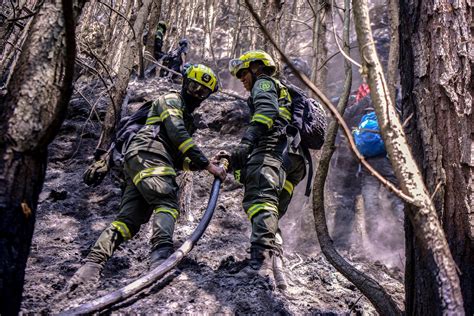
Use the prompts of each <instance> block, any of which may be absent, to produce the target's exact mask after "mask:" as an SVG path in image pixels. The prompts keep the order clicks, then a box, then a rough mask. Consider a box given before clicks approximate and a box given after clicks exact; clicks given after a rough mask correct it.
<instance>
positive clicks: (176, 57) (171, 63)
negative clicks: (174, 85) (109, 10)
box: [160, 38, 189, 81]
mask: <svg viewBox="0 0 474 316" xmlns="http://www.w3.org/2000/svg"><path fill="white" fill-rule="evenodd" d="M188 50H189V42H188V40H187V39H185V38H182V39H181V40H180V41H179V43H178V47H177V48H175V49H174V50H173V51H171V52H170V53H169V54H167V55H166V56H164V57H163V65H164V66H166V67H168V68H169V69H172V70H174V71H176V72H181V71H182V67H183V65H184V64H185V63H186V54H187V53H188ZM168 73H169V71H168V70H166V69H161V70H160V77H166V76H167V75H168ZM171 79H172V80H173V81H177V80H178V75H176V74H173V75H172V76H171Z"/></svg>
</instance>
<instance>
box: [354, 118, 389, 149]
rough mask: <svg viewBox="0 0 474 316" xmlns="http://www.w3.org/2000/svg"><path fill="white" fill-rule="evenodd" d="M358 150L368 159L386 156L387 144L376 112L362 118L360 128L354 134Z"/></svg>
mask: <svg viewBox="0 0 474 316" xmlns="http://www.w3.org/2000/svg"><path fill="white" fill-rule="evenodd" d="M352 134H353V135H354V141H355V144H356V147H357V149H358V150H359V151H360V153H361V154H362V155H363V156H364V157H366V158H369V157H375V156H379V155H385V154H386V153H387V152H386V151H385V144H384V142H383V139H382V137H381V136H380V126H379V122H378V121H377V116H376V114H375V112H369V113H367V114H365V115H364V116H362V119H361V120H360V123H359V126H358V127H357V128H356V129H355V130H354V131H353V132H352Z"/></svg>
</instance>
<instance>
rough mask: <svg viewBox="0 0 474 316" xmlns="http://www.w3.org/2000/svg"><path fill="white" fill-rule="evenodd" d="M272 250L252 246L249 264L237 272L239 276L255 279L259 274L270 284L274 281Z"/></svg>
mask: <svg viewBox="0 0 474 316" xmlns="http://www.w3.org/2000/svg"><path fill="white" fill-rule="evenodd" d="M272 254H273V253H272V251H271V250H268V249H264V248H259V247H252V248H250V260H249V263H248V265H247V266H246V267H245V268H243V269H242V270H240V271H239V273H237V274H236V276H237V277H239V278H248V279H254V278H255V277H257V276H260V277H261V278H264V279H265V280H268V281H269V283H270V286H271V287H272V288H273V287H274V282H273V262H272Z"/></svg>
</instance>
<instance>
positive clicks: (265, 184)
mask: <svg viewBox="0 0 474 316" xmlns="http://www.w3.org/2000/svg"><path fill="white" fill-rule="evenodd" d="M285 177H286V173H285V170H284V169H283V167H282V162H281V161H280V160H279V159H276V158H275V157H272V156H270V155H268V154H261V155H258V154H256V155H253V156H252V157H251V158H250V160H249V161H248V162H247V164H246V165H245V167H244V168H243V170H242V172H241V179H242V180H243V184H244V188H245V191H244V199H243V202H242V204H243V207H244V210H245V212H246V213H247V216H248V218H249V220H250V221H251V223H252V234H251V236H250V243H251V247H252V248H265V249H277V247H278V246H277V245H276V243H275V235H276V233H277V231H278V218H279V212H278V205H279V198H280V193H281V191H282V189H283V184H284V182H285Z"/></svg>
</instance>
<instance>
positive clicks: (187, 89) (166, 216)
mask: <svg viewBox="0 0 474 316" xmlns="http://www.w3.org/2000/svg"><path fill="white" fill-rule="evenodd" d="M217 89H218V85H217V77H216V75H215V74H214V72H213V71H212V70H211V69H210V68H208V67H206V66H204V65H199V64H196V65H191V66H189V67H188V68H187V69H186V70H185V72H184V80H183V85H182V89H181V92H179V93H178V92H171V93H168V94H166V95H163V96H161V97H160V98H158V99H157V100H156V101H154V102H153V104H152V106H151V108H150V111H149V113H148V118H147V120H146V125H145V126H144V127H143V128H141V129H140V130H139V131H138V133H137V134H136V135H135V136H134V137H133V139H132V140H131V142H130V144H129V145H128V146H127V148H126V149H125V158H124V171H125V175H126V178H127V179H126V181H127V185H126V188H125V191H124V194H123V197H122V201H121V205H120V212H119V214H118V216H117V217H116V218H115V220H114V221H113V222H112V223H111V224H110V225H109V227H107V228H106V229H105V230H104V231H103V232H102V234H101V235H100V237H99V239H98V240H97V241H96V243H95V245H94V246H93V247H92V249H91V251H90V253H89V254H88V255H87V257H86V259H85V264H84V265H83V266H82V267H81V268H80V269H79V270H78V271H77V272H76V274H75V275H74V276H73V278H72V279H71V282H70V283H71V284H72V285H74V284H80V283H88V282H91V281H95V280H97V279H98V278H99V274H100V271H101V270H102V268H103V266H104V264H105V262H106V261H107V260H108V259H109V258H110V257H111V256H112V254H113V252H114V251H115V249H117V247H118V246H119V245H120V244H121V243H123V242H124V241H127V240H129V239H130V238H132V237H133V236H135V234H137V232H138V231H139V229H140V226H141V225H142V224H144V223H146V222H147V221H148V220H149V219H150V217H151V215H152V214H153V234H152V237H151V256H150V268H151V269H153V268H155V267H157V266H158V265H159V264H160V263H162V262H163V261H164V260H165V259H166V258H168V257H169V256H170V255H171V254H172V253H173V232H174V227H175V221H176V219H177V217H178V215H179V210H178V185H177V184H176V181H175V178H176V170H178V169H182V170H204V169H206V170H207V171H209V172H210V173H211V174H213V175H214V176H216V177H219V178H221V179H222V180H223V179H225V177H226V172H225V170H224V169H223V168H222V167H218V166H216V165H214V164H213V163H210V162H209V160H208V159H207V158H206V156H205V155H204V154H203V153H202V152H201V150H200V149H199V148H198V147H197V146H196V145H195V143H194V142H193V139H192V138H191V134H192V133H193V131H194V130H195V128H194V125H193V118H192V115H191V113H192V112H193V111H194V110H195V109H196V108H197V107H199V105H200V104H201V102H202V101H203V100H205V99H206V98H208V97H209V96H210V95H211V93H213V92H216V91H217Z"/></svg>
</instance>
